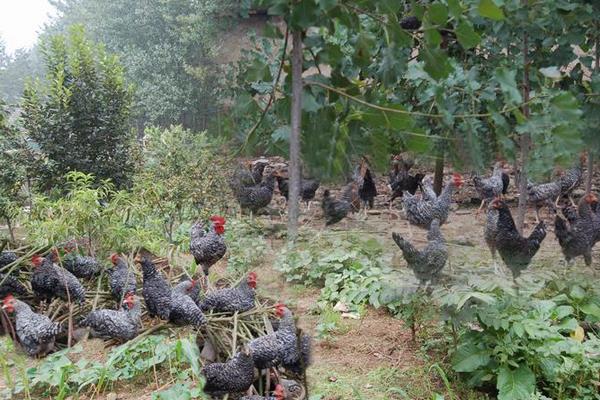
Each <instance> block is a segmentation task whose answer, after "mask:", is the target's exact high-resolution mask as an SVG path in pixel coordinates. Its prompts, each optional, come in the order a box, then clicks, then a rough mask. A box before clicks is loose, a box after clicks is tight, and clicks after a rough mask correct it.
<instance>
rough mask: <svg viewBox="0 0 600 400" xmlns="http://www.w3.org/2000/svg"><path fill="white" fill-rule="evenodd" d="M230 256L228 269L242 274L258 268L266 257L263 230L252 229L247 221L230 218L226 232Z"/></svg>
mask: <svg viewBox="0 0 600 400" xmlns="http://www.w3.org/2000/svg"><path fill="white" fill-rule="evenodd" d="M225 240H226V241H227V249H228V257H227V269H228V270H229V271H231V272H233V273H234V274H236V275H242V274H244V273H246V272H248V271H250V270H251V269H252V268H256V267H257V266H259V265H260V263H261V262H262V261H263V259H264V253H265V250H266V248H267V243H266V241H265V238H264V236H263V235H262V232H260V231H257V230H255V229H252V226H251V225H249V224H248V223H246V222H245V221H243V220H242V221H240V220H228V221H227V230H226V232H225Z"/></svg>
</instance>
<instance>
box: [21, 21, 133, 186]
mask: <svg viewBox="0 0 600 400" xmlns="http://www.w3.org/2000/svg"><path fill="white" fill-rule="evenodd" d="M43 50H44V61H45V64H46V68H47V76H46V78H45V79H44V80H43V81H41V80H38V81H35V82H33V83H31V84H29V85H27V87H26V90H25V94H24V102H23V113H22V120H23V126H24V128H25V129H26V131H27V133H28V134H29V135H30V137H31V138H32V139H33V140H34V141H35V142H36V143H37V144H38V145H39V146H40V149H41V151H42V152H43V153H44V154H45V155H46V156H47V157H48V162H47V163H45V164H43V165H42V167H43V168H40V171H39V176H38V178H39V183H40V185H41V186H42V188H44V189H50V188H52V187H53V185H55V184H57V183H59V182H61V181H62V179H63V177H64V176H65V174H66V173H67V172H69V171H80V172H85V173H92V174H94V175H95V176H96V177H98V178H99V179H109V178H110V179H112V180H113V182H114V183H115V184H116V185H117V186H118V187H122V186H126V185H127V184H128V183H129V179H130V172H131V171H132V166H133V163H132V160H131V155H130V149H131V143H132V140H133V135H132V131H131V130H130V125H129V113H130V107H131V89H130V87H129V86H128V85H127V84H126V83H125V76H124V71H123V67H122V66H121V64H120V63H119V61H118V59H117V57H116V56H114V55H111V54H109V53H107V52H106V51H105V50H104V48H103V47H102V46H100V45H97V44H94V43H93V42H91V41H90V40H88V39H87V38H86V37H85V32H84V30H83V28H82V27H81V26H74V27H72V28H71V30H70V33H69V35H68V36H64V35H56V36H53V37H52V38H51V39H49V40H48V41H47V42H45V43H44V46H43Z"/></svg>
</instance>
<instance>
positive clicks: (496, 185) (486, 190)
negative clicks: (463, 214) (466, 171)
mask: <svg viewBox="0 0 600 400" xmlns="http://www.w3.org/2000/svg"><path fill="white" fill-rule="evenodd" d="M503 172H504V171H503V164H502V163H501V162H496V163H495V164H494V171H493V172H492V176H490V177H489V178H482V177H480V176H479V175H474V176H473V185H474V186H475V190H476V191H477V194H478V195H479V197H480V198H481V205H480V206H479V209H478V210H477V213H479V212H481V209H482V208H483V206H484V205H485V203H486V202H490V201H491V200H492V199H494V198H496V197H498V196H500V195H501V194H502V189H503V186H504V185H503V182H502V173H503Z"/></svg>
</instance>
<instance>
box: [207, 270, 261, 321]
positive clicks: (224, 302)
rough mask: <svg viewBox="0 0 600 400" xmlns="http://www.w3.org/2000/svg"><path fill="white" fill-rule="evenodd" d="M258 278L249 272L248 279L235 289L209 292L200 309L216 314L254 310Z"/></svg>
mask: <svg viewBox="0 0 600 400" xmlns="http://www.w3.org/2000/svg"><path fill="white" fill-rule="evenodd" d="M256 278H257V275H256V273H255V272H249V273H248V276H247V277H246V279H242V281H241V282H240V283H239V284H238V285H237V286H236V287H234V288H226V289H219V290H214V291H211V292H208V293H207V294H206V296H205V298H204V300H203V301H202V303H201V305H200V308H201V309H202V311H210V310H212V311H215V312H236V311H238V312H244V311H248V310H251V309H253V308H254V298H255V296H256V293H255V289H256Z"/></svg>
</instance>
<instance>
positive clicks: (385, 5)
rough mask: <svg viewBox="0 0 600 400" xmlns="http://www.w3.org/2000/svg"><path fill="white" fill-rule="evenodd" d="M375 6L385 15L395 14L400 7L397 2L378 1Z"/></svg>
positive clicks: (396, 0) (393, 0)
mask: <svg viewBox="0 0 600 400" xmlns="http://www.w3.org/2000/svg"><path fill="white" fill-rule="evenodd" d="M376 4H377V8H378V9H380V10H381V11H382V12H383V13H385V14H396V13H397V12H398V10H400V6H401V5H402V4H401V2H399V1H398V0H379V1H377V2H376Z"/></svg>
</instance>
